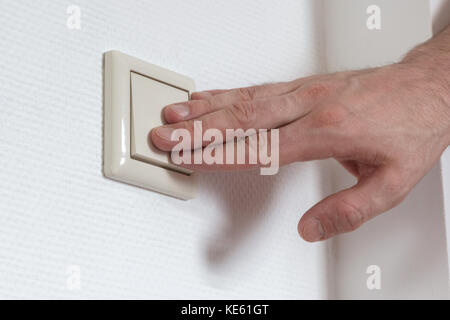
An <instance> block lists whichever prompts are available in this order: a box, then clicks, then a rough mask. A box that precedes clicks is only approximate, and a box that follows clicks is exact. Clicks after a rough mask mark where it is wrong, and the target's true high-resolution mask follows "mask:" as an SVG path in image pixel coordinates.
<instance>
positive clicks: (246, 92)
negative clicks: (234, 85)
mask: <svg viewBox="0 0 450 320" xmlns="http://www.w3.org/2000/svg"><path fill="white" fill-rule="evenodd" d="M237 90H238V94H239V96H240V98H241V99H242V100H243V101H251V100H253V99H255V98H256V90H257V89H256V87H248V88H239V89H237Z"/></svg>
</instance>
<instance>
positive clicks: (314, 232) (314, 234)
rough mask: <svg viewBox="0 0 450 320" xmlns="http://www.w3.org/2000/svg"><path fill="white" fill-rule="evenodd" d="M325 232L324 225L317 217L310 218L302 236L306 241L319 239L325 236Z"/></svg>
mask: <svg viewBox="0 0 450 320" xmlns="http://www.w3.org/2000/svg"><path fill="white" fill-rule="evenodd" d="M324 235H325V232H324V230H323V226H322V224H321V223H320V221H319V220H317V219H314V218H313V219H309V221H307V222H306V223H305V226H304V227H303V230H302V236H303V238H304V239H305V240H306V241H311V242H314V241H319V240H322V239H323V238H324Z"/></svg>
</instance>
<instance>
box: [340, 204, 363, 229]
mask: <svg viewBox="0 0 450 320" xmlns="http://www.w3.org/2000/svg"><path fill="white" fill-rule="evenodd" d="M336 212H337V226H336V229H337V230H338V231H340V232H347V231H354V230H356V229H358V228H359V227H360V226H361V225H362V224H363V223H364V221H365V216H366V215H365V214H364V212H363V211H362V210H361V209H360V208H359V207H358V206H355V205H353V204H351V203H349V202H347V201H344V200H341V201H340V202H338V203H337V205H336Z"/></svg>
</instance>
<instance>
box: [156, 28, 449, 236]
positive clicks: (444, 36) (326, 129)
mask: <svg viewBox="0 0 450 320" xmlns="http://www.w3.org/2000/svg"><path fill="white" fill-rule="evenodd" d="M164 116H165V118H166V120H167V122H168V123H169V124H168V125H166V126H162V127H159V128H156V129H153V130H152V131H151V133H150V135H149V137H150V138H151V141H152V142H153V144H154V145H155V146H157V147H158V148H159V149H161V150H165V151H170V150H171V149H172V147H173V146H175V145H176V144H177V143H178V141H171V140H170V135H171V133H172V131H173V130H174V129H176V128H187V129H188V130H190V131H191V134H192V136H193V130H194V129H193V120H202V124H203V132H204V131H206V130H207V129H209V128H217V129H220V130H222V131H223V132H225V131H224V130H225V129H227V128H242V129H244V130H245V129H248V128H255V129H259V128H267V129H273V128H279V129H280V131H279V135H280V136H279V142H280V165H286V164H289V163H292V162H297V161H310V160H317V159H325V158H334V159H336V160H337V161H339V162H340V163H341V164H342V165H343V166H344V167H345V169H347V170H348V171H349V172H350V173H351V174H353V175H354V176H355V177H356V179H357V183H356V184H355V185H354V186H353V187H351V188H349V189H346V190H342V191H340V192H338V193H336V194H333V195H331V196H329V197H327V198H325V199H324V200H322V201H321V202H319V203H317V204H316V205H315V206H314V207H312V208H311V209H310V210H309V211H308V212H306V213H305V214H304V215H303V217H302V218H301V220H300V222H299V225H298V231H299V233H300V235H301V236H302V237H303V238H304V239H305V240H307V241H310V242H314V241H320V240H325V239H328V238H330V237H333V236H335V235H337V234H340V233H345V232H350V231H353V230H355V229H357V228H358V227H359V226H361V225H362V224H363V223H365V222H366V221H368V220H369V219H371V218H373V217H375V216H377V215H379V214H381V213H383V212H385V211H387V210H389V209H391V208H393V207H394V206H396V205H398V204H399V203H400V202H401V201H403V200H404V198H405V197H406V196H407V194H408V193H409V192H410V191H411V190H412V188H413V187H414V186H415V185H416V184H417V183H418V182H419V181H420V180H421V179H422V178H423V177H424V176H425V175H426V173H427V172H428V171H429V170H430V169H431V168H432V167H433V166H434V164H435V163H436V162H437V161H438V160H439V158H440V156H441V154H442V153H443V151H444V150H445V149H446V148H447V147H448V146H449V144H450V27H447V29H446V30H444V31H443V32H441V33H440V34H439V35H437V36H436V37H435V38H433V39H432V40H430V41H429V42H427V43H425V44H423V45H421V46H419V47H417V48H415V49H414V50H412V51H411V52H410V53H409V54H408V55H407V56H406V57H405V58H404V59H403V60H402V61H401V62H400V63H396V64H392V65H388V66H383V67H379V68H373V69H367V70H358V71H347V72H340V73H334V74H326V75H316V76H312V77H307V78H301V79H297V80H294V81H290V82H283V83H275V84H268V85H261V86H255V87H248V88H239V89H232V90H213V91H206V92H198V93H193V94H192V100H191V101H189V102H185V103H181V104H175V105H170V106H167V107H166V108H165V109H164ZM228 143H235V142H234V141H229V142H228ZM269 143H270V141H269ZM193 152H195V151H193ZM183 166H184V167H187V168H191V169H194V170H200V171H201V170H240V169H248V168H249V167H251V166H250V165H206V164H203V165H183Z"/></svg>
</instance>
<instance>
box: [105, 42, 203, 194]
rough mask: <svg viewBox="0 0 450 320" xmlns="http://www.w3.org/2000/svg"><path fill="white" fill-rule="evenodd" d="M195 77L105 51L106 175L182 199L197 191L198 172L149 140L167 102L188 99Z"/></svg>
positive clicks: (120, 53) (160, 119)
mask: <svg viewBox="0 0 450 320" xmlns="http://www.w3.org/2000/svg"><path fill="white" fill-rule="evenodd" d="M194 87H195V85H194V81H193V80H192V79H190V78H188V77H186V76H184V75H181V74H179V73H176V72H173V71H171V70H167V69H165V68H162V67H160V66H157V65H154V64H151V63H148V62H146V61H143V60H140V59H137V58H134V57H131V56H129V55H126V54H124V53H122V52H119V51H109V52H106V53H105V61H104V109H105V110H104V124H103V130H104V132H103V173H104V175H105V177H107V178H110V179H113V180H115V181H120V182H124V183H126V184H130V185H134V186H138V187H142V188H145V189H148V190H152V191H155V192H158V193H162V194H166V195H169V196H172V197H176V198H179V199H185V200H188V199H192V198H195V197H196V194H197V182H196V177H195V173H193V172H192V171H190V170H187V169H184V168H181V167H178V166H176V165H173V164H172V163H171V162H170V161H169V159H170V158H169V157H170V153H168V152H163V151H159V150H157V149H156V148H154V147H153V146H152V145H149V143H151V142H150V141H149V140H148V134H149V132H150V131H151V130H152V129H153V128H155V127H158V126H160V125H161V124H163V119H162V114H161V111H162V109H163V108H164V106H166V105H168V104H171V103H176V102H181V101H186V100H188V99H189V96H190V93H191V92H192V91H193V90H194Z"/></svg>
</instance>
